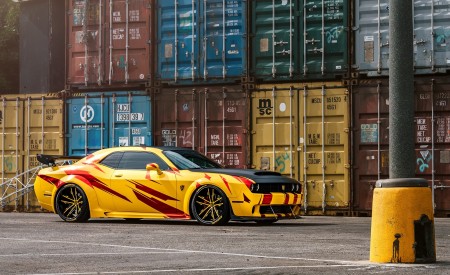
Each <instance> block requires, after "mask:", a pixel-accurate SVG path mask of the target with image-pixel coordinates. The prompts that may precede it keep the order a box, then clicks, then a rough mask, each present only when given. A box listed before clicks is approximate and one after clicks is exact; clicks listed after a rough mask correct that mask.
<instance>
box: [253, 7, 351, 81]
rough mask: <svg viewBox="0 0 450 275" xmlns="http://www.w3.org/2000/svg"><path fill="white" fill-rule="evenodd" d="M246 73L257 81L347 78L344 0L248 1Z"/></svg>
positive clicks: (346, 22) (347, 53) (346, 10)
mask: <svg viewBox="0 0 450 275" xmlns="http://www.w3.org/2000/svg"><path fill="white" fill-rule="evenodd" d="M251 3H252V4H251V10H252V19H251V21H250V24H251V28H250V29H251V32H252V35H251V37H252V44H251V50H250V53H251V54H252V59H251V60H252V63H251V70H250V74H251V75H252V76H255V77H256V79H258V80H265V81H292V80H318V79H320V80H327V79H328V80H333V79H336V78H341V77H346V76H348V70H349V68H350V66H349V58H348V57H349V47H348V44H349V43H348V41H349V29H350V28H349V22H350V20H349V8H350V3H349V1H343V0H334V1H317V0H316V1H307V0H284V1H268V0H264V1H260V0H258V1H252V2H251Z"/></svg>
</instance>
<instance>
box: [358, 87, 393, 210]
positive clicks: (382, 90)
mask: <svg viewBox="0 0 450 275" xmlns="http://www.w3.org/2000/svg"><path fill="white" fill-rule="evenodd" d="M353 106H354V111H353V112H354V116H355V120H354V125H355V126H354V128H355V133H354V135H353V136H354V141H355V143H354V146H355V148H354V151H353V162H354V165H353V173H354V174H353V193H354V194H355V195H354V199H353V208H354V210H355V211H358V212H360V213H361V215H362V214H367V215H368V211H370V210H371V209H372V197H373V190H374V188H375V183H376V181H377V180H379V179H386V178H389V148H388V146H389V119H388V112H389V87H388V81H387V80H385V81H369V82H368V83H365V84H364V85H361V86H360V87H358V88H357V89H354V90H353Z"/></svg>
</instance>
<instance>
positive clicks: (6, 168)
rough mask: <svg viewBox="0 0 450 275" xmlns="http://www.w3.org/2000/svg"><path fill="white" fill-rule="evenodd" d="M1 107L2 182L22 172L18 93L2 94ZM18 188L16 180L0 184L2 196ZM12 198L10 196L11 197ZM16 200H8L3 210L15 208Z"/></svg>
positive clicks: (21, 104)
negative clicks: (0, 185)
mask: <svg viewBox="0 0 450 275" xmlns="http://www.w3.org/2000/svg"><path fill="white" fill-rule="evenodd" d="M1 100H2V107H1V120H0V123H1V131H2V135H1V139H0V140H1V144H0V146H1V149H2V155H1V159H0V165H1V167H2V172H1V177H2V178H1V181H2V183H3V182H5V181H8V180H9V179H12V178H14V177H16V176H17V175H19V174H21V173H22V172H23V168H24V167H23V156H24V152H23V137H24V135H23V129H24V127H23V126H24V121H23V108H24V102H23V100H22V99H21V98H20V95H5V96H2V98H1ZM17 188H20V186H19V185H18V184H17V182H16V181H12V182H11V183H10V184H8V185H6V186H2V188H1V190H0V192H1V196H2V197H3V198H6V197H9V196H12V194H13V193H14V192H15V191H16V190H17ZM11 198H12V197H11ZM19 203H20V202H19V201H18V200H13V201H10V203H9V204H8V205H5V206H2V209H3V210H12V209H17V207H18V205H19Z"/></svg>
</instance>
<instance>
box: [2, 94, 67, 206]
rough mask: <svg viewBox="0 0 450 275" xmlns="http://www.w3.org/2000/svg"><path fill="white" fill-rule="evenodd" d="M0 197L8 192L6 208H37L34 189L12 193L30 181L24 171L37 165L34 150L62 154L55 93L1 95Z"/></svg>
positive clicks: (59, 112) (59, 106) (59, 102)
mask: <svg viewBox="0 0 450 275" xmlns="http://www.w3.org/2000/svg"><path fill="white" fill-rule="evenodd" d="M1 101H2V108H1V121H0V123H1V131H2V137H1V148H2V157H1V160H0V164H1V165H2V167H3V168H2V181H1V182H2V183H4V182H7V181H8V180H10V179H12V178H15V177H16V178H17V180H14V181H10V183H9V184H6V185H4V184H2V190H1V192H2V193H1V194H2V198H5V197H7V196H9V199H8V200H5V201H9V203H8V204H7V205H5V206H4V207H3V209H5V210H10V209H15V210H17V209H25V210H36V209H39V204H38V202H37V200H36V198H35V196H34V193H33V192H31V193H28V194H27V195H25V196H24V197H20V196H19V197H17V196H16V195H12V194H13V193H15V192H16V191H17V190H20V189H22V188H25V187H27V186H29V185H30V184H32V181H33V178H32V177H33V175H32V174H28V173H25V172H26V171H29V170H30V169H33V168H35V167H37V166H39V163H38V162H37V160H36V155H37V154H42V153H43V154H50V155H63V150H64V144H63V142H64V139H63V133H64V128H63V100H62V99H61V98H59V97H58V96H57V95H43V94H42V95H39V94H32V95H26V94H25V95H24V94H21V95H6V96H3V97H1Z"/></svg>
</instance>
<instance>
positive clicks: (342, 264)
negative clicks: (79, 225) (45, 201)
mask: <svg viewBox="0 0 450 275" xmlns="http://www.w3.org/2000/svg"><path fill="white" fill-rule="evenodd" d="M0 240H9V241H21V242H30V243H32V242H34V243H59V244H74V245H91V246H100V247H115V248H126V249H142V250H155V251H151V252H149V251H141V252H117V253H102V252H100V253H75V254H56V253H54V254H48V253H46V254H15V255H0V257H11V256H14V257H17V256H61V255H64V256H76V255H80V256H85V255H127V254H129V255H134V254H173V253H192V254H209V255H222V256H223V255H227V256H237V257H249V258H259V259H281V260H301V261H311V262H322V263H334V264H326V265H320V264H319V265H303V266H297V265H296V266H281V265H280V266H265V267H260V266H259V267H230V268H196V269H164V270H157V269H155V270H146V271H142V270H139V271H114V272H109V271H108V272H82V273H42V274H40V275H44V274H45V275H50V274H59V275H69V274H73V275H83V274H127V273H162V272H196V271H197V272H200V271H234V270H262V269H275V268H330V267H355V268H358V267H359V268H361V267H366V268H370V267H372V268H373V267H392V268H410V267H413V268H428V269H433V268H435V267H436V266H435V265H427V264H402V265H396V264H378V263H372V262H369V261H345V260H328V259H313V258H303V257H284V256H267V255H254V254H242V253H229V252H216V251H201V250H189V249H170V248H158V247H145V246H144V247H142V246H129V245H116V244H103V243H91V242H87V243H84V242H73V241H57V240H32V239H24V238H2V237H0Z"/></svg>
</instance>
